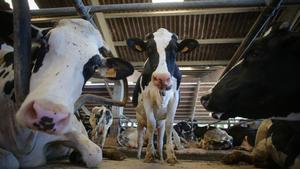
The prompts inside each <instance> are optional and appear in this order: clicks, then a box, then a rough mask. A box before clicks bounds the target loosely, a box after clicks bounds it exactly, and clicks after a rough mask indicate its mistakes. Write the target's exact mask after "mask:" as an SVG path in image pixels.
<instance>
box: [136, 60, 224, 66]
mask: <svg viewBox="0 0 300 169" xmlns="http://www.w3.org/2000/svg"><path fill="white" fill-rule="evenodd" d="M144 63H145V62H131V64H132V65H133V66H134V67H143V65H144ZM228 63H229V62H228V60H212V61H209V60H208V61H205V60H204V61H180V62H176V64H177V65H178V66H191V67H195V66H225V65H227V64H228Z"/></svg>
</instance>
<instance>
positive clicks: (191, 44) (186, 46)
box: [178, 39, 199, 53]
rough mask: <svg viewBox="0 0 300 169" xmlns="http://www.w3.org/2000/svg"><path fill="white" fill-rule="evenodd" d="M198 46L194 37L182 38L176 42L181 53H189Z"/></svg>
mask: <svg viewBox="0 0 300 169" xmlns="http://www.w3.org/2000/svg"><path fill="white" fill-rule="evenodd" d="M198 46H199V43H198V41H196V40H195V39H184V40H183V41H182V42H180V43H179V44H178V51H179V52H181V53H189V52H191V51H193V50H194V49H196V48H197V47H198Z"/></svg>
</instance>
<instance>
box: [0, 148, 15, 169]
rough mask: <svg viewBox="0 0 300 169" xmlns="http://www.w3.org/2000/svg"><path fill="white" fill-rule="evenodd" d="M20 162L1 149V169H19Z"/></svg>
mask: <svg viewBox="0 0 300 169" xmlns="http://www.w3.org/2000/svg"><path fill="white" fill-rule="evenodd" d="M19 167H20V166H19V161H18V160H17V158H16V157H15V156H14V155H13V154H12V153H11V152H8V151H5V150H3V151H2V150H1V149H0V168H1V169H18V168H19Z"/></svg>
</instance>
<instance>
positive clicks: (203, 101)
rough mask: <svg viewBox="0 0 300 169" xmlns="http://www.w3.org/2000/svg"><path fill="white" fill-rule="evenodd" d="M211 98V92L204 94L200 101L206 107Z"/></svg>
mask: <svg viewBox="0 0 300 169" xmlns="http://www.w3.org/2000/svg"><path fill="white" fill-rule="evenodd" d="M209 98H210V94H207V95H204V96H202V97H201V99H200V101H201V104H202V105H203V106H204V108H207V106H208V103H209Z"/></svg>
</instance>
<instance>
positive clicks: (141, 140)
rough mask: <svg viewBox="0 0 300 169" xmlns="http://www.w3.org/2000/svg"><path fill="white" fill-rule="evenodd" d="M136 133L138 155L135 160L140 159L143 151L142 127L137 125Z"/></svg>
mask: <svg viewBox="0 0 300 169" xmlns="http://www.w3.org/2000/svg"><path fill="white" fill-rule="evenodd" d="M137 132H138V137H137V139H138V140H137V143H138V154H137V158H138V159H141V154H142V149H143V144H144V126H142V125H141V124H139V123H138V126H137Z"/></svg>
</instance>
